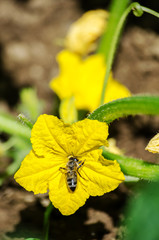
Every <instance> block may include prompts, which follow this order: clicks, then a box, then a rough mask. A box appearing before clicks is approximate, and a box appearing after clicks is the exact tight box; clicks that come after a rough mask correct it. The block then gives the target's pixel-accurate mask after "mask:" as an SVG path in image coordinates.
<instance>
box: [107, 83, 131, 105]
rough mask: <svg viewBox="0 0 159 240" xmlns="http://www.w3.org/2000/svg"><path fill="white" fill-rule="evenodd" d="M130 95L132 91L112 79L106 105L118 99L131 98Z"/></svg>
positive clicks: (108, 87)
mask: <svg viewBox="0 0 159 240" xmlns="http://www.w3.org/2000/svg"><path fill="white" fill-rule="evenodd" d="M130 95H131V94H130V91H129V90H128V89H127V88H126V87H125V86H124V85H122V84H121V83H119V82H117V81H116V80H114V79H112V80H111V81H109V82H108V86H107V89H106V93H105V99H104V103H107V102H110V101H113V100H115V99H118V98H123V97H129V96H130Z"/></svg>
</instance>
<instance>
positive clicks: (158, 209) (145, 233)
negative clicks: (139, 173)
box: [122, 182, 159, 240]
mask: <svg viewBox="0 0 159 240" xmlns="http://www.w3.org/2000/svg"><path fill="white" fill-rule="evenodd" d="M125 224H126V226H127V233H126V237H125V238H124V240H134V239H135V240H142V239H143V240H158V239H159V229H158V227H159V182H153V183H147V184H146V185H145V186H144V188H143V189H142V190H141V189H140V191H139V190H138V191H137V196H136V197H134V196H133V198H132V199H130V201H129V203H128V206H127V209H126V220H125ZM122 240H123V239H122Z"/></svg>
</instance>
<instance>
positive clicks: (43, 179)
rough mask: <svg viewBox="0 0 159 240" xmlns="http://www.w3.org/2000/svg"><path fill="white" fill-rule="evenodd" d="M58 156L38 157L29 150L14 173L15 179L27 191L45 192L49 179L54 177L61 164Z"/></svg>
mask: <svg viewBox="0 0 159 240" xmlns="http://www.w3.org/2000/svg"><path fill="white" fill-rule="evenodd" d="M63 162H64V160H63V158H62V157H60V156H58V155H57V156H54V155H52V156H50V158H49V157H48V156H47V158H45V157H38V156H37V155H36V154H35V153H34V151H31V152H30V153H29V154H28V155H27V156H26V157H25V159H24V160H23V162H22V164H21V167H20V169H19V170H18V171H17V172H16V174H15V175H14V178H15V180H16V181H17V182H18V183H19V184H20V185H21V186H23V187H24V188H25V189H26V190H28V191H33V192H34V193H35V194H38V193H46V192H47V190H48V185H49V181H50V180H51V179H52V178H54V177H55V176H56V175H57V174H58V172H59V168H60V167H61V166H63Z"/></svg>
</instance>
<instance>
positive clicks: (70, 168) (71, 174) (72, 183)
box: [60, 156, 84, 193]
mask: <svg viewBox="0 0 159 240" xmlns="http://www.w3.org/2000/svg"><path fill="white" fill-rule="evenodd" d="M68 159H69V160H68V162H67V165H66V168H60V169H63V170H65V174H66V182H67V187H68V189H69V191H70V192H72V193H73V192H74V191H75V190H76V187H77V174H79V175H80V173H79V171H78V170H79V168H80V167H82V165H83V164H84V162H82V161H79V160H78V159H77V158H76V157H72V156H71V157H68ZM80 176H81V175H80Z"/></svg>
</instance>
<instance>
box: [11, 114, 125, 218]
mask: <svg viewBox="0 0 159 240" xmlns="http://www.w3.org/2000/svg"><path fill="white" fill-rule="evenodd" d="M107 135H108V126H107V125H106V124H105V123H102V122H99V121H97V120H89V119H85V120H82V121H79V122H76V123H74V124H72V125H69V124H65V123H63V121H62V120H59V119H58V118H57V117H55V116H50V115H46V114H44V115H41V116H40V117H39V118H38V120H37V122H36V123H35V125H34V126H33V129H32V133H31V142H32V148H33V149H32V150H31V152H30V153H29V154H28V155H27V156H26V157H25V159H24V160H23V162H22V164H21V167H20V169H19V170H18V171H17V173H16V174H15V180H16V181H17V182H18V183H19V184H20V185H21V186H23V187H24V188H25V189H26V190H28V191H33V192H34V194H39V193H46V192H47V190H49V198H50V200H51V202H52V203H53V205H54V206H55V207H56V208H58V209H59V210H60V211H61V213H62V214H64V215H70V214H73V213H74V212H75V211H76V210H77V209H78V208H79V207H81V206H82V205H83V204H84V203H85V201H86V199H87V198H88V197H89V196H90V195H91V196H97V195H103V194H104V193H106V192H109V191H112V190H114V189H115V188H116V187H117V186H118V185H119V184H120V183H121V182H122V181H123V180H124V176H123V173H122V172H121V170H120V167H119V164H118V163H117V162H116V161H110V160H106V159H104V158H103V157H102V150H101V149H99V147H100V146H102V145H105V144H107V141H106V138H107ZM102 161H104V165H103V164H102ZM76 177H77V179H76ZM76 180H77V183H76ZM71 181H72V183H71Z"/></svg>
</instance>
